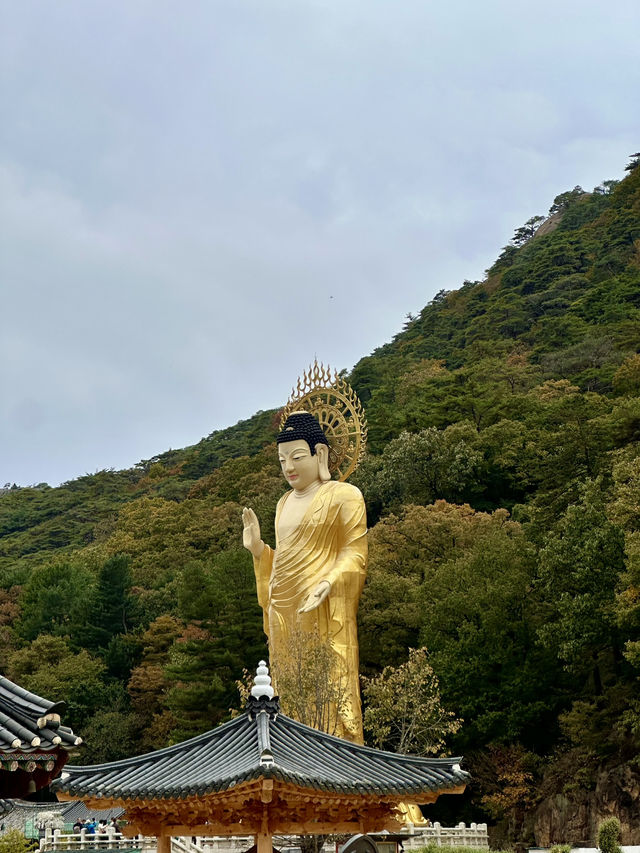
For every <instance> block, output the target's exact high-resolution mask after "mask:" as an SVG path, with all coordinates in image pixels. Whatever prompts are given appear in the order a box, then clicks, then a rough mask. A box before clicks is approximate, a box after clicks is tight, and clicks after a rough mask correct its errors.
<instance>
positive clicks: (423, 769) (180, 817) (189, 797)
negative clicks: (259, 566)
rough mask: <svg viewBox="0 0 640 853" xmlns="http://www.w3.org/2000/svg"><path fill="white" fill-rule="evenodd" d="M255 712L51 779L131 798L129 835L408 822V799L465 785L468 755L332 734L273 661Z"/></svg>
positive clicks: (374, 827) (57, 785) (86, 797)
mask: <svg viewBox="0 0 640 853" xmlns="http://www.w3.org/2000/svg"><path fill="white" fill-rule="evenodd" d="M251 692H252V696H251V697H250V698H249V702H248V704H247V707H246V710H245V713H243V714H242V715H241V716H238V717H236V718H235V719H232V720H230V721H229V722H227V723H223V724H222V725H220V726H218V727H217V728H215V729H213V730H211V731H209V732H206V733H205V734H202V735H198V736H197V737H194V738H191V739H190V740H186V741H184V742H182V743H179V744H176V745H175V746H170V747H166V748H165V749H160V750H157V751H155V752H151V753H148V754H146V755H141V756H136V757H134V758H128V759H124V760H121V761H113V762H110V763H108V764H97V765H92V766H85V767H72V766H67V768H66V769H65V771H64V772H63V774H62V776H61V778H60V779H58V780H56V781H55V782H54V783H53V785H52V788H53V789H54V790H56V792H57V793H58V797H59V798H60V799H81V800H83V801H84V802H85V803H86V804H87V806H88V807H89V808H92V809H104V808H111V807H114V806H121V807H123V808H124V809H125V814H124V815H123V817H124V818H125V819H126V820H127V821H128V825H127V827H126V829H125V832H126V834H127V835H136V834H138V833H140V834H143V835H155V836H157V838H158V853H168V851H169V850H170V843H171V842H170V839H171V836H180V835H220V836H233V835H242V836H246V835H253V836H255V838H256V844H257V847H258V851H259V853H266V851H269V853H270V851H271V849H272V842H271V836H272V835H274V834H278V835H303V834H304V835H317V834H328V833H337V832H340V833H369V832H380V831H383V830H398V829H399V828H400V823H399V821H398V817H397V814H398V813H397V811H396V807H397V806H398V805H399V804H400V803H401V802H403V801H407V800H408V801H411V802H420V803H430V802H434V801H435V800H436V799H437V797H438V796H439V795H440V794H443V793H449V794H450V793H462V791H463V790H464V788H465V785H466V782H467V780H468V774H467V773H466V772H465V771H463V770H462V769H461V768H460V763H459V761H460V759H457V758H423V757H418V756H413V755H399V754H397V753H392V752H383V751H381V750H377V749H372V748H370V747H366V746H360V745H358V744H354V743H351V742H350V741H347V740H343V739H341V738H337V737H333V736H332V735H328V734H325V733H324V732H321V731H318V730H317V729H313V728H311V727H309V726H306V725H303V724H302V723H299V722H297V721H296V720H293V719H291V718H290V717H287V716H285V715H284V714H282V713H281V712H280V706H279V702H278V699H277V697H274V695H273V693H274V691H273V687H272V686H271V679H270V678H269V675H268V670H267V667H266V665H265V664H264V662H261V663H260V666H259V667H258V674H257V676H256V679H255V685H254V687H253V688H252V691H251Z"/></svg>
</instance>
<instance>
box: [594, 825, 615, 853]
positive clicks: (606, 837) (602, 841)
mask: <svg viewBox="0 0 640 853" xmlns="http://www.w3.org/2000/svg"><path fill="white" fill-rule="evenodd" d="M620 833H621V827H620V821H619V820H618V818H617V817H608V818H606V820H603V821H602V823H601V824H600V826H599V827H598V847H599V848H600V850H601V851H602V853H621V851H620V845H619V844H618V841H620Z"/></svg>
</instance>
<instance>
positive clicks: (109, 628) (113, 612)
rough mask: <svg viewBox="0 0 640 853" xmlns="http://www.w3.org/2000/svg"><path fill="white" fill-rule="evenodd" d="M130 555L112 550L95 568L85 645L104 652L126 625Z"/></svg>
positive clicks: (128, 607)
mask: <svg viewBox="0 0 640 853" xmlns="http://www.w3.org/2000/svg"><path fill="white" fill-rule="evenodd" d="M130 589H131V559H130V557H128V556H127V555H126V554H115V555H114V556H113V557H110V558H109V559H108V560H106V561H105V562H104V563H103V565H102V566H101V567H100V569H99V571H98V577H97V580H96V584H95V592H94V595H93V597H92V601H91V609H90V620H89V624H88V625H87V629H86V631H87V634H86V637H85V645H86V646H87V647H88V648H90V649H93V650H95V651H97V650H101V651H102V652H103V653H105V652H106V650H107V648H108V647H109V644H110V642H111V641H112V639H113V638H115V637H116V636H118V635H119V634H125V633H126V632H127V629H128V628H129V624H128V622H129V618H130V616H129V612H130V609H131V602H130Z"/></svg>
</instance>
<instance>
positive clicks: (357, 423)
mask: <svg viewBox="0 0 640 853" xmlns="http://www.w3.org/2000/svg"><path fill="white" fill-rule="evenodd" d="M300 411H304V412H310V413H311V414H312V415H313V416H314V417H315V418H316V419H317V420H318V422H319V424H320V426H321V427H322V429H323V430H324V434H325V435H326V436H327V440H328V441H329V470H330V471H331V473H332V474H333V473H334V472H335V474H336V475H337V479H338V480H341V481H344V480H346V479H347V477H349V475H350V474H353V472H354V471H355V470H356V468H357V467H358V465H359V463H360V461H361V459H362V457H363V456H364V449H365V447H366V444H367V420H366V418H365V415H364V410H363V408H362V404H361V402H360V400H359V399H358V398H357V396H356V393H355V391H354V390H353V388H352V387H351V386H350V385H349V384H348V383H347V382H345V381H344V379H341V378H340V377H339V376H338V374H337V372H336V371H335V370H334V371H333V373H332V371H331V368H330V367H329V366H327V367H325V366H324V364H320V365H319V364H318V362H317V361H314V363H313V364H312V365H311V366H310V367H309V369H308V370H305V372H304V373H303V374H302V378H301V379H300V378H299V379H298V384H297V386H295V387H294V388H293V389H292V391H291V396H290V397H289V400H288V401H287V405H286V406H285V407H284V410H283V412H282V418H281V420H280V429H282V428H283V426H284V422H285V421H286V420H287V418H288V417H289V415H291V414H293V413H294V412H300Z"/></svg>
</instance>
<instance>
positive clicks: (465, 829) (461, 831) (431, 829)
mask: <svg viewBox="0 0 640 853" xmlns="http://www.w3.org/2000/svg"><path fill="white" fill-rule="evenodd" d="M427 844H436V845H437V846H438V847H442V846H443V845H445V844H447V845H452V846H454V847H488V846H489V835H488V833H487V824H486V823H472V824H470V825H469V826H467V825H466V824H464V823H459V824H458V825H457V826H440V824H439V823H438V822H437V821H436V823H434V824H433V826H420V827H416V829H415V830H414V833H413V834H412V835H409V836H407V838H405V839H403V841H402V846H403V847H404V849H405V850H416V849H417V848H419V847H425V846H426V845H427Z"/></svg>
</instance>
